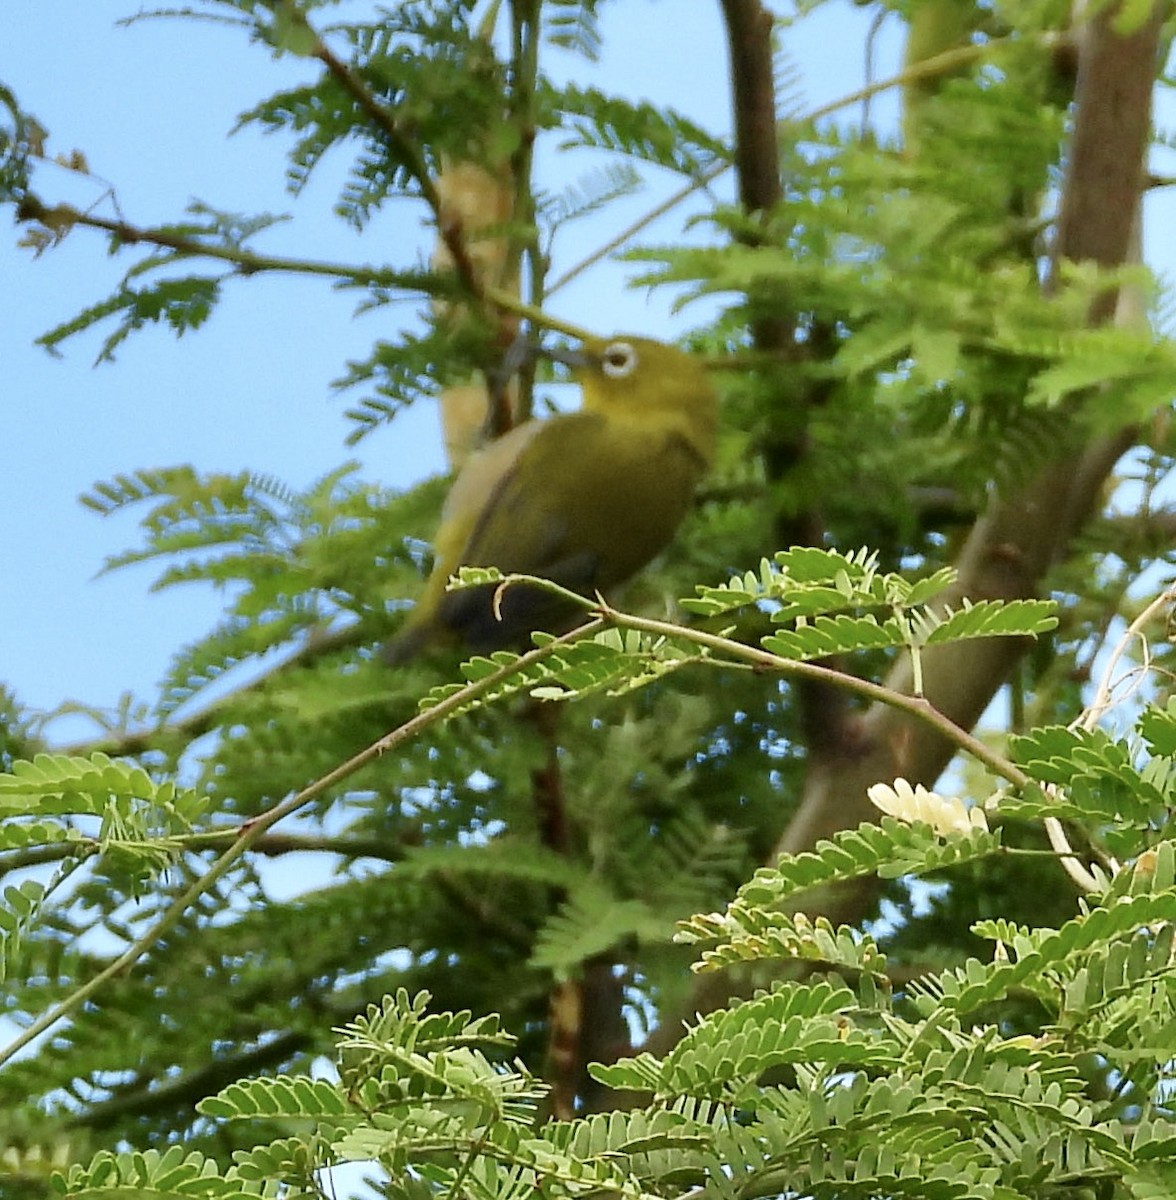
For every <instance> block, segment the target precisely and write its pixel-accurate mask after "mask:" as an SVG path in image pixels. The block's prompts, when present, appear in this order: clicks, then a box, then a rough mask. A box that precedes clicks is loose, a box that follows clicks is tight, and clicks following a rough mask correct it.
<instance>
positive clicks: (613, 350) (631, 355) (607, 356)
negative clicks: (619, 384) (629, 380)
mask: <svg viewBox="0 0 1176 1200" xmlns="http://www.w3.org/2000/svg"><path fill="white" fill-rule="evenodd" d="M636 367H637V351H636V350H634V349H633V347H632V346H630V345H629V343H628V342H609V344H608V345H607V346H605V348H604V353H603V354H602V355H601V356H600V369H601V370H602V371H603V372H604V373H605V374H606V375H607V376H608V377H609V378H610V379H624V378H625V377H626V376H627V375H632V374H633V371H634V370H635V369H636Z"/></svg>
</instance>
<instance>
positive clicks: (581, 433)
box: [459, 413, 605, 587]
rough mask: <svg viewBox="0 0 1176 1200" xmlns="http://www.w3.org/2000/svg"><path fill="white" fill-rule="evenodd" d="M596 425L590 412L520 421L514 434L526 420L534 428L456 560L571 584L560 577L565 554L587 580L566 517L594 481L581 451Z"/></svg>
mask: <svg viewBox="0 0 1176 1200" xmlns="http://www.w3.org/2000/svg"><path fill="white" fill-rule="evenodd" d="M604 423H605V422H604V418H602V417H600V416H597V415H596V414H593V413H572V414H569V415H567V416H561V417H559V418H558V419H556V420H553V421H550V422H532V423H530V425H525V426H522V427H520V429H519V430H518V431H516V432H520V433H521V432H522V431H523V430H525V429H529V428H531V427H532V426H534V428H535V432H534V434H533V435H532V436H531V437H529V438H528V439H526V441H525V442H523V443H522V444H520V446H519V447H518V448H517V450H516V452H515V453H514V454H513V455H511V456H510V461H509V463H508V464H507V465H506V468H505V469H504V470H502V471H500V472H498V478H497V481H496V483H495V484H494V487H493V491H492V493H491V494H490V495H489V496H488V498H487V499H486V500H485V503H484V505H483V507H482V510H481V513H480V515H479V518H478V520H477V522H476V524H475V525H474V527H473V528H472V530H471V531H470V536H469V540H468V541H467V542H466V545H465V547H464V549H463V551H462V552H461V555H460V558H459V561H460V563H461V564H462V565H469V566H495V567H497V568H498V569H499V570H500V571H517V572H520V573H521V574H526V575H542V576H544V578H547V579H555V580H556V581H557V582H559V583H563V584H565V586H569V587H575V586H576V585H577V582H578V580H577V579H576V578H569V577H568V575H569V569H570V568H571V567H572V566H573V564H572V563H569V562H568V559H569V558H571V559H573V560H576V561H577V563H578V564H579V566H580V568H581V570H580V571H578V572H577V571H573V572H572V573H573V574H580V575H581V576H582V578H585V579H586V578H588V577H589V576H590V574H591V564H590V563H588V562H587V561H586V559H585V556H586V550H587V547H586V546H585V545H584V544H582V542H581V541H580V539H579V538H578V537H577V531H576V528H575V524H574V522H573V520H572V516H573V514H574V513H575V511H576V509H577V507H578V506H581V505H582V504H583V498H584V494H585V490H586V489H588V488H591V487H593V486H598V484H599V481H597V480H593V479H592V478H590V476H589V471H588V470H587V469H586V467H587V466H588V465H589V464H588V459H589V458H590V457H591V455H585V454H584V453H583V451H584V449H585V443H587V442H590V441H591V440H592V439H593V438H594V437H596V436H599V434H600V432H601V430H602V429H603V427H604ZM508 436H511V435H508ZM505 440H506V439H500V441H505ZM496 444H497V443H496ZM537 480H538V481H541V484H540V486H538V487H537V486H536V481H537ZM483 494H485V493H483Z"/></svg>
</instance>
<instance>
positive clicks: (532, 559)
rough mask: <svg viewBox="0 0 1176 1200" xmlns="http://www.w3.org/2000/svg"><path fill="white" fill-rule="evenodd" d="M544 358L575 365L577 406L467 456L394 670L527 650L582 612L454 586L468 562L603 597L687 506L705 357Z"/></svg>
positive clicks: (617, 349) (707, 418)
mask: <svg viewBox="0 0 1176 1200" xmlns="http://www.w3.org/2000/svg"><path fill="white" fill-rule="evenodd" d="M540 352H541V353H544V354H546V355H547V356H548V357H551V358H554V359H557V360H558V361H563V362H566V363H568V364H569V365H570V366H571V367H572V368H573V376H574V378H575V379H576V380H577V382H579V384H580V387H581V391H582V403H581V407H580V409H579V410H578V411H576V412H572V413H565V414H561V415H558V416H554V417H549V418H547V419H545V420H530V421H527V422H525V423H523V424H521V425H518V426H516V427H515V428H514V429H512V430H511V431H510V432H509V433H507V434H505V435H504V436H502V437H500V438H498V439H496V440H495V441H493V442H491V443H489V444H488V445H487V446H485V447H484V448H483V449H481V450H479V451H478V452H477V453H475V454H474V455H472V456H471V457H470V458H469V460H468V461H467V462H466V464H465V466H464V467H463V468H462V470H461V472H460V473H459V475H458V477H457V479H456V481H455V482H454V484H453V486H452V488H451V490H450V492H449V495H448V497H447V499H446V501H445V504H444V507H443V509H442V515H441V524H440V527H439V530H438V533H437V537H436V540H435V543H434V566H433V570H432V573H431V575H430V577H429V579H428V581H427V582H426V584H425V588H424V591H423V593H422V595H421V598H420V599H419V600H418V601H417V604H416V606H415V607H414V609H413V610H412V611H411V613H410V614H409V616H408V617H407V619H406V621H405V623H404V625H403V627H402V628H401V630H400V632H399V633H398V634H397V635H396V636H395V637H394V638H393V639H392V640H391V641H390V642H388V643H387V644H386V645H385V646H384V647H383V650H382V657H383V658H384V659H385V660H386V661H387V662H390V663H393V664H398V663H402V662H407V661H408V660H410V659H412V658H414V657H416V656H417V655H418V654H419V653H420V652H421V651H423V650H425V649H426V648H431V647H434V646H440V645H460V646H462V647H463V648H464V649H466V650H468V651H471V652H473V653H481V654H485V653H488V652H490V651H492V650H497V649H503V648H513V649H525V648H527V646H528V645H529V644H530V638H529V635H530V633H531V632H532V631H534V630H545V631H547V632H550V633H561V632H565V631H566V630H568V629H570V628H572V627H574V626H575V625H576V624H577V623H579V622H581V621H583V620H584V619H585V613H584V610H583V609H580V608H578V607H576V606H574V605H571V604H570V603H569V602H568V601H566V600H561V598H559V597H558V596H553V595H552V594H550V593H548V592H544V591H543V590H541V589H539V588H536V587H534V586H528V585H526V584H517V585H511V586H509V587H507V588H505V589H501V588H500V586H499V585H496V584H486V585H480V586H476V587H472V588H464V589H460V590H456V591H446V583H447V581H448V579H449V577H450V576H451V575H453V574H454V572H456V571H457V570H458V569H459V568H460V567H495V568H497V569H498V570H499V571H501V572H503V573H504V574H511V573H518V574H526V575H536V576H539V577H541V578H543V579H549V580H551V581H552V582H554V583H557V584H559V585H561V586H562V587H564V588H567V589H569V590H571V591H575V592H577V593H580V594H585V595H592V594H594V593H596V592H599V593H601V594H608V593H609V592H610V591H612V590H613V589H615V588H617V587H618V586H619V585H621V584H623V583H624V582H625V581H626V580H628V579H630V578H631V577H632V576H633V575H635V574H636V573H637V572H638V571H640V570H641V569H642V568H643V567H644V566H645V565H646V564H647V563H649V562H650V560H651V559H653V558H654V557H656V556H657V555H658V554H659V553H660V552H661V551H662V550H663V549H665V547H666V546H667V545H668V544H669V543H670V541H671V540H672V538H673V536H674V534H675V532H676V531H677V529H678V526H679V525H680V524H681V522H682V519H683V518H684V517H685V516H686V514H687V512H688V511H689V510H690V507H691V505H692V503H693V498H694V492H695V488H696V487H697V485H698V483H699V481H700V480H701V479H702V478H703V476H704V475H705V474H706V472H707V470H708V469H709V468H710V466H711V463H712V462H713V459H714V454H715V442H716V436H717V426H718V404H717V400H716V397H715V393H714V391H713V389H712V387H711V385H710V383H709V381H708V380H707V378H706V373H705V371H704V369H703V368H702V366H701V365H700V364H699V363H698V361H697V359H695V358H694V357H693V356H691V355H690V354H688V353H686V352H685V351H683V350H680V349H678V348H677V347H675V346H671V345H667V344H666V343H664V342H659V341H655V340H653V339H650V338H644V337H638V336H633V335H616V336H614V337H611V338H597V337H589V338H585V339H584V340H583V342H582V343H581V345H580V347H579V349H578V350H571V351H568V350H544V351H540ZM496 592H497V596H496V595H495V593H496Z"/></svg>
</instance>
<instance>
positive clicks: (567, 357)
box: [533, 345, 592, 367]
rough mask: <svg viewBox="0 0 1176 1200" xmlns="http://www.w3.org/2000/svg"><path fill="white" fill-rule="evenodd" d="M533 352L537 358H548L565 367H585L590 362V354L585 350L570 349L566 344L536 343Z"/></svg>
mask: <svg viewBox="0 0 1176 1200" xmlns="http://www.w3.org/2000/svg"><path fill="white" fill-rule="evenodd" d="M533 353H534V354H535V356H536V357H537V358H546V359H550V360H551V361H552V362H557V363H563V364H564V366H567V367H586V366H588V365H589V364H590V363H591V362H592V356H591V355H590V354H589V353H588V352H587V351H585V350H572V349H570V348H569V347H567V346H540V345H536V346H535V348H534V351H533Z"/></svg>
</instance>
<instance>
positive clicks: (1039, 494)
mask: <svg viewBox="0 0 1176 1200" xmlns="http://www.w3.org/2000/svg"><path fill="white" fill-rule="evenodd" d="M1167 7H1168V6H1167V5H1166V4H1160V5H1157V6H1156V8H1155V10H1154V11H1153V13H1152V15H1151V18H1150V19H1149V20H1148V21H1147V22H1146V23H1145V24H1144V26H1143V27H1142V28H1140V29H1139V30H1137V31H1135V32H1134V33H1132V34H1130V35H1128V36H1126V37H1124V36H1120V35H1119V34H1118V33H1116V31H1115V29H1114V21H1115V17H1116V11H1115V10H1114V9H1112V10H1110V11H1105V12H1102V13H1100V14H1099V15H1098V16H1097V17H1096V18H1095V19H1094V20H1093V21H1092V22H1091V24H1090V26H1089V28H1088V29H1087V30H1086V31H1085V36H1084V37H1083V38H1082V41H1081V53H1080V60H1079V73H1078V83H1077V107H1076V113H1075V124H1074V133H1073V138H1072V141H1071V146H1070V153H1069V158H1068V165H1067V172H1066V178H1065V184H1064V188H1063V195H1062V207H1061V212H1060V215H1059V219H1058V231H1057V240H1056V243H1055V248H1054V259H1055V262H1060V261H1061V260H1063V259H1068V260H1071V261H1092V262H1095V263H1098V264H1099V265H1101V266H1107V267H1111V266H1115V265H1118V264H1121V263H1124V262H1126V261H1128V260H1129V258H1130V253H1131V248H1132V226H1133V222H1134V220H1135V215H1136V213H1137V211H1138V204H1139V197H1140V193H1141V188H1142V184H1143V181H1144V178H1145V170H1144V168H1145V155H1146V149H1147V141H1148V130H1149V124H1150V111H1151V91H1152V86H1153V81H1154V78H1155V67H1156V58H1157V49H1158V37H1159V28H1160V23H1161V19H1162V16H1163V13H1164V12H1165V11H1166V10H1167ZM1056 278H1057V272H1056V270H1055V271H1054V272H1052V273H1051V279H1052V280H1056ZM1114 304H1115V295H1114V294H1113V293H1108V295H1107V296H1106V297H1105V298H1104V299H1103V300H1101V301H1100V302H1099V303H1098V304H1097V305H1096V306H1095V309H1094V310H1093V311H1092V313H1091V317H1090V319H1091V321H1092V322H1100V321H1105V320H1107V319H1108V318H1109V317H1110V316H1111V315H1112V314H1113V311H1114ZM1134 435H1135V431H1134V430H1133V429H1130V428H1125V429H1123V430H1120V431H1118V432H1115V433H1113V434H1111V435H1109V436H1105V437H1100V438H1097V439H1095V440H1092V441H1091V442H1089V443H1088V444H1087V445H1086V446H1085V447H1084V448H1083V449H1081V450H1080V451H1079V452H1078V453H1077V454H1076V455H1075V456H1073V457H1071V458H1067V459H1066V460H1064V461H1059V462H1056V463H1054V464H1052V465H1051V466H1049V467H1047V468H1046V469H1045V470H1044V471H1043V472H1042V473H1041V475H1040V476H1039V477H1038V478H1037V480H1035V481H1034V482H1033V483H1032V484H1031V485H1030V486H1029V487H1027V488H1025V489H1024V490H1023V491H1021V492H1020V493H1019V494H1016V495H1013V496H1009V497H1004V498H998V499H997V500H996V501H995V502H994V503H993V504H992V506H991V507H990V509H989V511H988V512H987V513H986V514H984V515H983V516H982V517H981V518H980V519H979V521H977V523H976V525H975V526H974V527H973V529H972V531H971V534H970V535H969V537H968V539H967V541H966V543H965V544H964V547H963V549H962V551H961V554H960V557H959V561H958V563H957V568H958V570H959V581H958V583H957V585H956V586H955V588H954V589H953V590H952V594H951V595H950V596H949V597H947V601H948V603H953V602H954V603H957V604H958V601H959V600H960V599H961V598H962V597H965V596H966V597H968V598H970V599H973V600H980V599H988V598H994V599H1006V600H1011V599H1016V598H1018V597H1024V596H1032V595H1034V594H1036V593H1037V591H1038V589H1039V588H1040V586H1041V584H1042V581H1043V578H1044V576H1045V573H1046V572H1047V571H1048V569H1049V568H1050V566H1051V565H1053V564H1054V563H1055V562H1056V561H1058V560H1059V559H1060V558H1062V557H1063V556H1064V554H1065V553H1066V551H1067V550H1068V548H1069V547H1070V545H1071V543H1072V541H1073V539H1074V537H1075V535H1076V534H1077V533H1078V531H1079V530H1080V529H1081V528H1082V526H1083V525H1084V524H1085V523H1086V521H1087V520H1088V519H1089V518H1090V517H1091V515H1092V514H1093V512H1094V510H1095V507H1096V504H1097V501H1098V499H1099V496H1100V494H1101V492H1102V488H1103V485H1104V484H1105V482H1106V480H1107V478H1108V476H1109V475H1110V473H1111V471H1112V469H1113V468H1114V465H1115V463H1116V462H1117V461H1118V459H1119V458H1120V457H1121V456H1122V454H1123V453H1124V451H1126V450H1127V449H1128V447H1129V446H1130V445H1131V444H1132V442H1133V440H1134ZM1024 650H1025V646H1024V644H1023V643H1020V642H1015V641H1011V640H1009V639H982V640H979V641H973V642H965V643H961V644H957V645H954V646H945V647H941V648H935V649H934V650H933V652H929V653H927V654H926V655H925V656H924V661H923V670H924V681H925V692H926V695H927V698H928V699H929V700H930V702H931V703H932V704H933V705H934V706H935V707H936V708H938V709H939V710H940V711H941V712H943V713H944V714H945V715H947V716H948V717H950V718H951V719H952V720H953V721H954V722H956V723H957V724H958V725H962V726H963V727H964V728H971V727H972V726H973V725H974V724H975V722H976V721H977V720H978V719H979V717H980V715H981V713H983V711H984V709H985V708H986V707H987V706H988V704H989V702H990V701H991V699H992V697H993V696H994V695H995V694H996V692H997V691H998V690H999V689H1000V687H1001V686H1002V684H1003V683H1004V681H1005V680H1006V678H1007V677H1008V674H1009V671H1010V670H1011V669H1012V667H1013V665H1014V663H1015V662H1016V661H1017V660H1018V658H1020V656H1021V655H1022V654H1023V653H1024ZM887 684H888V686H890V687H892V688H895V689H898V690H901V691H909V690H910V685H911V680H910V671H909V668H908V667H907V666H906V665H903V666H901V667H899V668H897V669H896V670H895V671H894V672H893V673H892V675H891V677H890V678H889V679H888V680H887ZM858 734H859V736H858V738H857V739H856V746H857V753H856V754H852V755H846V756H841V757H833V756H827V755H826V756H820V757H819V758H817V759H816V760H815V761H814V762H813V764H812V767H811V769H810V772H809V776H808V779H807V782H806V787H805V794H804V796H803V798H802V801H801V805H800V809H799V811H798V813H797V816H796V818H795V820H794V821H793V822H792V824H791V825H790V827H789V829H788V830H787V832H786V833H785V835H784V837H783V839H782V840H781V843H780V847H779V849H780V850H781V851H798V850H803V849H806V848H808V847H811V846H812V845H813V844H814V843H815V842H816V841H817V840H819V839H820V838H823V837H828V836H830V835H831V834H833V833H835V832H836V831H837V830H839V829H844V828H847V827H850V826H853V825H856V824H858V823H859V822H861V821H863V820H869V819H871V818H872V817H873V810H872V808H871V806H870V804H869V801H868V800H867V798H866V794H865V793H866V788H867V787H868V786H869V785H870V784H872V783H875V782H877V781H878V780H887V779H891V778H893V777H895V776H897V775H901V776H903V777H905V778H906V779H909V780H910V781H911V782H914V783H923V784H926V785H931V784H933V783H934V781H935V780H936V779H937V778H938V776H939V775H940V774H941V773H942V771H943V769H944V768H945V767H946V766H947V763H948V762H949V760H950V758H951V754H952V751H951V747H950V746H949V745H948V744H947V743H946V742H945V741H944V740H943V739H942V738H941V737H940V736H939V735H938V734H936V733H935V732H934V731H932V730H930V729H929V728H928V727H927V726H923V725H919V724H916V723H914V722H912V721H911V720H909V719H908V718H906V717H904V716H902V715H901V714H897V713H895V712H894V711H893V710H891V709H887V708H884V707H881V706H879V707H877V708H875V709H874V710H872V711H870V712H869V713H867V714H866V715H864V716H863V717H862V718H861V720H860V722H859V724H858ZM860 910H861V898H860V897H858V896H845V897H841V898H840V899H837V898H834V899H832V900H831V902H830V903H829V905H828V906H827V908H826V909H825V910H824V911H825V915H827V916H829V917H830V918H831V919H833V920H838V921H845V920H853V919H854V918H855V917H857V916H859V915H861V912H860Z"/></svg>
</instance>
